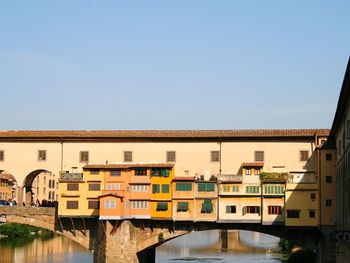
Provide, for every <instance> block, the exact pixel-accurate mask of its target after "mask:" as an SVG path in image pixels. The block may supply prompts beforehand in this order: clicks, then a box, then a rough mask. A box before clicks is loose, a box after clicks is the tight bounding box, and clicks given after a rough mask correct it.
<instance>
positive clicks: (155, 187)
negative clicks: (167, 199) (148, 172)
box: [152, 184, 160, 194]
mask: <svg viewBox="0 0 350 263" xmlns="http://www.w3.org/2000/svg"><path fill="white" fill-rule="evenodd" d="M152 193H153V194H155V193H160V185H159V184H153V185H152Z"/></svg>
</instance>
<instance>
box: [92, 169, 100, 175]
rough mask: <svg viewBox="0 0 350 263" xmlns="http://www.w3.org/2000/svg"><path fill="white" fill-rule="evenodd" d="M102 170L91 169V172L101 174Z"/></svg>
mask: <svg viewBox="0 0 350 263" xmlns="http://www.w3.org/2000/svg"><path fill="white" fill-rule="evenodd" d="M99 173H100V170H99V169H90V174H99Z"/></svg>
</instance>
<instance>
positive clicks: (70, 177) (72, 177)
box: [60, 173, 83, 181]
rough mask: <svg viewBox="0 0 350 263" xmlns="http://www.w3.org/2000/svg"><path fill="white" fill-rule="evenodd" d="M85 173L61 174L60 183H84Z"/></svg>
mask: <svg viewBox="0 0 350 263" xmlns="http://www.w3.org/2000/svg"><path fill="white" fill-rule="evenodd" d="M82 180H83V173H60V181H82Z"/></svg>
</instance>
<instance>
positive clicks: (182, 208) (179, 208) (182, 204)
mask: <svg viewBox="0 0 350 263" xmlns="http://www.w3.org/2000/svg"><path fill="white" fill-rule="evenodd" d="M177 211H178V212H186V211H188V202H179V203H178V204H177Z"/></svg>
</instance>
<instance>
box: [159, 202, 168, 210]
mask: <svg viewBox="0 0 350 263" xmlns="http://www.w3.org/2000/svg"><path fill="white" fill-rule="evenodd" d="M167 210H168V203H157V211H167Z"/></svg>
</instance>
